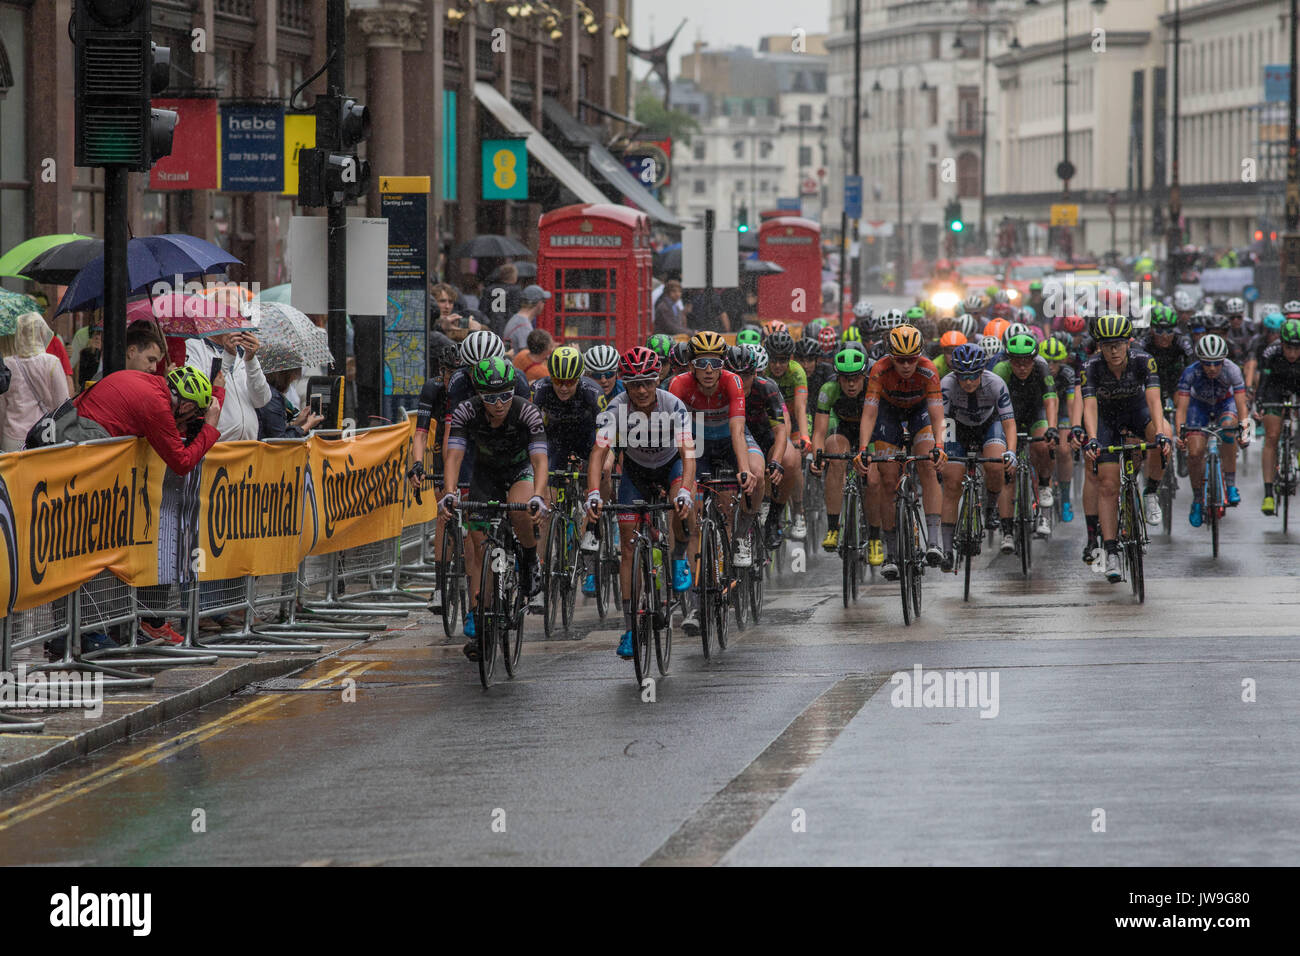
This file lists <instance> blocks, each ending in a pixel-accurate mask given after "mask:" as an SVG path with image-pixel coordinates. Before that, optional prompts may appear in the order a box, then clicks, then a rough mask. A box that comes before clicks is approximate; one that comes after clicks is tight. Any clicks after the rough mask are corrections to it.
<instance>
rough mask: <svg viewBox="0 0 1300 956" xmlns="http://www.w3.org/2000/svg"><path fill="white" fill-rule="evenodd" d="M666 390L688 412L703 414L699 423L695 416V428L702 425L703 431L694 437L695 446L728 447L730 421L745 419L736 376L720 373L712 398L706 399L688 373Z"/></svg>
mask: <svg viewBox="0 0 1300 956" xmlns="http://www.w3.org/2000/svg"><path fill="white" fill-rule="evenodd" d="M668 390H669V391H670V392H672V394H674V395H676V396H677V397H678V398H680V399H681V400H682V402H683V403H684V404H685V405H686V408H687V410H688V411H692V412H701V413H703V415H702V421H701V416H695V419H696V424H697V426H698V425H702V427H703V431H704V434H703V435H696V436H695V440H696V441H697V442H699V441H701V440H702V441H705V442H723V441H725V442H728V443H730V441H731V419H733V418H744V417H745V388H744V386H743V385H741V384H740V376H739V375H737V374H736V373H735V372H728V371H726V370H723V371H722V372H720V373H719V375H718V384H717V387H716V388H715V389H714V391H713V394H712V395H705V394H704V391H703V390H702V389H701V388H700V383H699V381H698V380H697V379H696V377H695V376H694V375H693V374H690V373H683V374H681V375H678V376H677V377H676V378H674V379H673V380H672V383H671V384H670V385H669V387H668Z"/></svg>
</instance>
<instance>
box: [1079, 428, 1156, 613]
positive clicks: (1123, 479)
mask: <svg viewBox="0 0 1300 956" xmlns="http://www.w3.org/2000/svg"><path fill="white" fill-rule="evenodd" d="M1157 447H1159V448H1160V449H1161V451H1162V452H1163V451H1165V450H1166V449H1165V446H1164V442H1146V441H1144V442H1137V443H1135V444H1131V445H1106V446H1104V447H1103V448H1102V449H1101V450H1102V451H1103V452H1105V453H1106V454H1108V455H1114V454H1118V455H1119V456H1120V461H1121V467H1120V481H1119V534H1118V538H1117V541H1118V542H1119V554H1120V561H1121V562H1122V563H1123V574H1124V575H1125V576H1126V577H1127V578H1128V579H1129V585H1130V586H1131V587H1132V589H1133V595H1134V596H1135V597H1136V598H1137V599H1138V603H1139V604H1144V603H1146V599H1147V592H1146V577H1145V573H1144V569H1143V563H1142V558H1143V556H1144V555H1145V554H1146V550H1147V543H1148V541H1149V538H1148V537H1147V517H1146V512H1145V511H1143V509H1142V487H1141V485H1140V484H1139V482H1138V472H1139V461H1140V459H1139V456H1140V455H1145V454H1146V453H1147V451H1148V450H1150V449H1152V448H1157ZM1096 467H1097V463H1096V462H1094V463H1093V473H1094V474H1096Z"/></svg>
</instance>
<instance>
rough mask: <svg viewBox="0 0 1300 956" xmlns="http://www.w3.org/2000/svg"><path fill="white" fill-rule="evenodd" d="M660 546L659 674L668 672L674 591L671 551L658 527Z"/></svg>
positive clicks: (656, 603)
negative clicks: (661, 564) (661, 556)
mask: <svg viewBox="0 0 1300 956" xmlns="http://www.w3.org/2000/svg"><path fill="white" fill-rule="evenodd" d="M659 532H660V533H659V541H660V547H662V548H663V566H662V567H661V568H659V573H658V576H657V578H656V580H657V582H658V585H659V587H658V590H657V591H656V593H655V615H656V616H655V659H656V661H657V662H658V664H659V675H660V676H661V677H662V676H663V675H664V674H667V673H668V664H669V662H670V661H671V660H672V657H673V604H674V602H675V600H676V593H675V592H674V591H673V575H672V571H671V570H670V568H671V567H672V564H671V560H672V559H671V552H670V551H669V549H668V548H667V546H666V545H667V541H668V535H667V534H666V533H665V529H664V528H663V527H662V526H660V527H659Z"/></svg>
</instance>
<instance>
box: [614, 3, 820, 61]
mask: <svg viewBox="0 0 1300 956" xmlns="http://www.w3.org/2000/svg"><path fill="white" fill-rule="evenodd" d="M830 10H831V4H830V0H802V2H799V3H795V2H792V0H632V23H631V24H630V26H631V27H632V36H631V38H630V39H631V40H632V42H633V43H635V44H636V45H637V46H639V47H642V48H647V47H650V46H653V45H654V44H653V43H651V35H652V34H653V37H654V43H662V42H663V41H664V40H666V39H668V35H669V34H670V33H672V31H673V30H674V29H676V27H677V24H679V23H681V21H682V19H683V18H685V19H686V21H687V22H686V26H684V27H682V32H681V33H680V34H679V35H678V37H677V42H676V43H674V44H673V49H672V54H671V55H670V57H669V61H668V62H669V66H670V67H671V75H672V76H673V77H674V78H676V76H677V72H678V68H679V66H680V63H679V58H680V57H681V55H682V54H683V53H689V52H691V45H692V44H693V43H694V42H695V40H696V38H697V36H698V38H699V39H702V40H704V42H706V43H708V44H709V45H710V46H714V47H728V46H736V45H737V44H742V45H744V46H747V47H750V48H754V47H757V45H758V38H759V37H761V36H766V35H768V34H773V33H780V34H784V35H786V36H789V35H790V31H791V30H792V29H793V28H794V27H803V28H804V29H805V30H807V31H808V32H809V33H825V32H826V29H827V25H828V24H829V22H830ZM634 63H635V66H634V68H633V76H635V77H636V78H637V79H638V80H640V79H641V78H642V77H643V76H644V75H645V74H646V73H648V72H649V69H650V68H649V64H644V63H642V62H641V61H640V60H635V61H634Z"/></svg>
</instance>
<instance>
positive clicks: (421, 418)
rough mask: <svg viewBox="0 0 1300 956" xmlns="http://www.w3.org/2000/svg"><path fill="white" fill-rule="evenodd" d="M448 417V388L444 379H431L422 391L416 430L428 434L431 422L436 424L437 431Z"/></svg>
mask: <svg viewBox="0 0 1300 956" xmlns="http://www.w3.org/2000/svg"><path fill="white" fill-rule="evenodd" d="M446 417H447V386H445V385H443V384H442V379H440V378H431V379H429V380H428V381H427V382H425V383H424V388H422V389H420V404H419V405H418V406H417V408H416V412H415V430H416V431H417V432H427V431H428V430H429V422H430V421H432V422H433V423H434V428H435V430H436V429H437V428H438V427H439V426H441V425H442V422H443V419H445V418H446ZM435 444H436V443H435Z"/></svg>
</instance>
